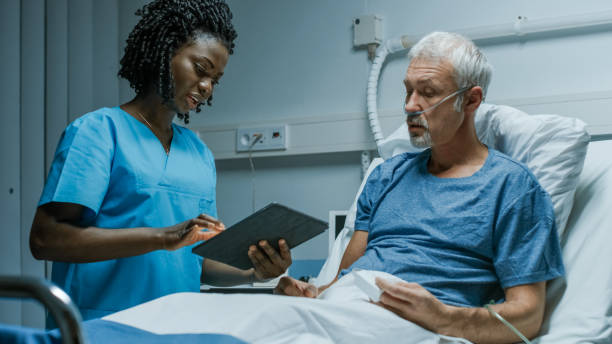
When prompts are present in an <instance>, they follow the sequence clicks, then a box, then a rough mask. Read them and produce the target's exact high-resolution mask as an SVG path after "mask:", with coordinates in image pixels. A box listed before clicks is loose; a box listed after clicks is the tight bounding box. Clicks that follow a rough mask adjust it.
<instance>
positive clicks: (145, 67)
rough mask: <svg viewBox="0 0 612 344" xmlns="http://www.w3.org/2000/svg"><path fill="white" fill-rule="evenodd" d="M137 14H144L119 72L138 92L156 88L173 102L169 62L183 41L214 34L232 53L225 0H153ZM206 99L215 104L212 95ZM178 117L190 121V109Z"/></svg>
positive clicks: (232, 36) (231, 31) (232, 35)
mask: <svg viewBox="0 0 612 344" xmlns="http://www.w3.org/2000/svg"><path fill="white" fill-rule="evenodd" d="M136 15H137V16H140V17H142V18H141V19H140V21H139V22H138V24H136V27H134V29H133V30H132V32H131V33H130V35H129V37H128V39H127V41H126V43H127V45H126V47H125V53H124V55H123V58H122V59H121V62H120V63H121V69H119V73H118V74H119V76H120V77H122V78H124V79H126V80H128V81H129V82H130V87H132V88H133V89H134V91H136V94H137V95H143V94H145V93H146V92H151V91H155V92H157V94H159V95H160V96H161V97H162V99H163V102H164V103H168V102H170V101H171V100H172V99H173V97H174V82H173V77H172V71H171V68H170V62H171V61H172V58H173V57H174V55H175V54H176V52H177V50H178V49H179V48H180V47H181V46H183V44H185V43H187V42H188V41H190V40H195V39H196V38H197V37H199V36H200V35H207V36H211V37H213V38H215V39H217V40H218V41H219V42H220V43H221V44H223V46H225V48H227V50H228V51H229V53H230V54H232V53H233V52H234V40H235V39H236V37H237V34H236V31H235V30H234V27H233V25H232V22H231V19H232V12H231V11H230V9H229V6H228V5H227V4H226V3H225V2H224V1H223V0H154V1H153V2H151V3H149V4H148V5H145V6H144V7H143V8H142V9H139V10H138V11H136ZM207 103H208V105H211V104H212V96H211V97H210V98H209V99H208V102H207ZM196 112H200V105H198V107H197V108H196ZM178 117H179V118H181V119H183V121H184V122H185V124H187V123H189V114H188V113H183V114H181V113H179V114H178Z"/></svg>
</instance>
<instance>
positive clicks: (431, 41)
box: [408, 32, 493, 111]
mask: <svg viewBox="0 0 612 344" xmlns="http://www.w3.org/2000/svg"><path fill="white" fill-rule="evenodd" d="M408 58H409V59H411V60H412V59H414V58H426V59H438V60H445V61H448V62H450V64H451V65H452V66H453V70H454V78H455V83H456V84H457V87H458V88H463V87H470V86H480V87H481V88H482V93H483V99H484V97H485V96H486V94H487V89H488V88H489V83H490V82H491V74H492V73H493V68H492V67H491V65H490V64H489V62H488V61H487V58H486V57H485V56H484V54H483V53H482V52H481V51H480V49H478V47H476V45H475V44H474V42H472V41H471V40H469V39H467V38H465V37H463V36H461V35H459V34H457V33H451V32H432V33H430V34H428V35H427V36H425V37H423V38H421V40H420V41H418V42H417V43H416V44H415V45H414V46H413V47H412V48H411V49H410V51H409V52H408ZM462 103H463V94H461V95H459V96H458V97H457V100H456V101H455V110H456V111H461V104H462Z"/></svg>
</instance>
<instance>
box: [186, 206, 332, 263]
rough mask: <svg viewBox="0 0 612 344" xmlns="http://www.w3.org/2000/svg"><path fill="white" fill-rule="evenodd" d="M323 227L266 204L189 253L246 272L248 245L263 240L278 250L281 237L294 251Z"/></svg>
mask: <svg viewBox="0 0 612 344" xmlns="http://www.w3.org/2000/svg"><path fill="white" fill-rule="evenodd" d="M327 227H328V226H327V222H325V221H322V220H319V219H317V218H314V217H312V216H310V215H306V214H303V213H301V212H299V211H297V210H294V209H291V208H289V207H287V206H284V205H281V204H278V203H270V204H268V205H267V206H265V207H263V208H262V209H260V210H258V211H256V212H255V213H253V214H251V215H249V216H247V217H246V218H245V219H243V220H241V221H240V222H238V223H236V224H235V225H233V226H231V227H229V228H227V229H226V230H224V231H223V232H221V233H219V234H217V235H216V236H214V237H212V238H211V239H208V240H206V241H204V242H203V243H201V244H200V245H198V246H196V247H194V248H193V250H192V251H193V252H194V253H196V254H199V255H200V256H202V257H204V258H210V259H212V260H216V261H219V262H222V263H225V264H228V265H231V266H234V267H237V268H239V269H250V268H252V267H253V263H251V260H250V259H249V256H248V254H247V252H248V251H249V246H251V245H257V243H258V242H259V241H261V240H267V241H268V243H269V244H270V245H271V246H272V247H274V248H275V249H276V250H277V251H278V249H279V248H278V241H279V240H280V239H281V238H283V239H285V241H286V242H287V244H288V245H289V248H294V247H295V246H297V245H299V244H301V243H303V242H304V241H306V240H308V239H311V238H312V237H314V236H316V235H317V234H320V233H322V232H323V231H325V230H326V229H327Z"/></svg>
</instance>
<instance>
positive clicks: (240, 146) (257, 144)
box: [236, 125, 287, 152]
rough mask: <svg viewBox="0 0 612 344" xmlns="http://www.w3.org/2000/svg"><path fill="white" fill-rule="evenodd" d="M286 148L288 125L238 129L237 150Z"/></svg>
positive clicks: (254, 150)
mask: <svg viewBox="0 0 612 344" xmlns="http://www.w3.org/2000/svg"><path fill="white" fill-rule="evenodd" d="M286 149H287V125H275V126H269V127H261V128H238V129H236V152H248V151H249V150H250V151H252V152H257V151H269V150H286Z"/></svg>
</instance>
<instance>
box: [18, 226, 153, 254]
mask: <svg viewBox="0 0 612 344" xmlns="http://www.w3.org/2000/svg"><path fill="white" fill-rule="evenodd" d="M54 227H55V228H54V229H53V230H52V231H41V233H46V234H42V235H41V236H39V237H38V238H39V239H36V238H31V239H32V240H30V247H31V250H32V254H33V255H34V257H35V258H36V259H44V260H51V261H64V262H73V263H89V262H97V261H102V260H108V259H116V258H124V257H131V256H137V255H140V254H144V253H148V252H151V251H155V250H159V249H161V248H163V240H162V235H161V234H160V231H159V230H158V229H156V228H129V229H102V228H96V227H86V228H82V227H77V226H73V225H71V224H67V223H58V224H57V225H55V226H54ZM40 237H42V238H40Z"/></svg>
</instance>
